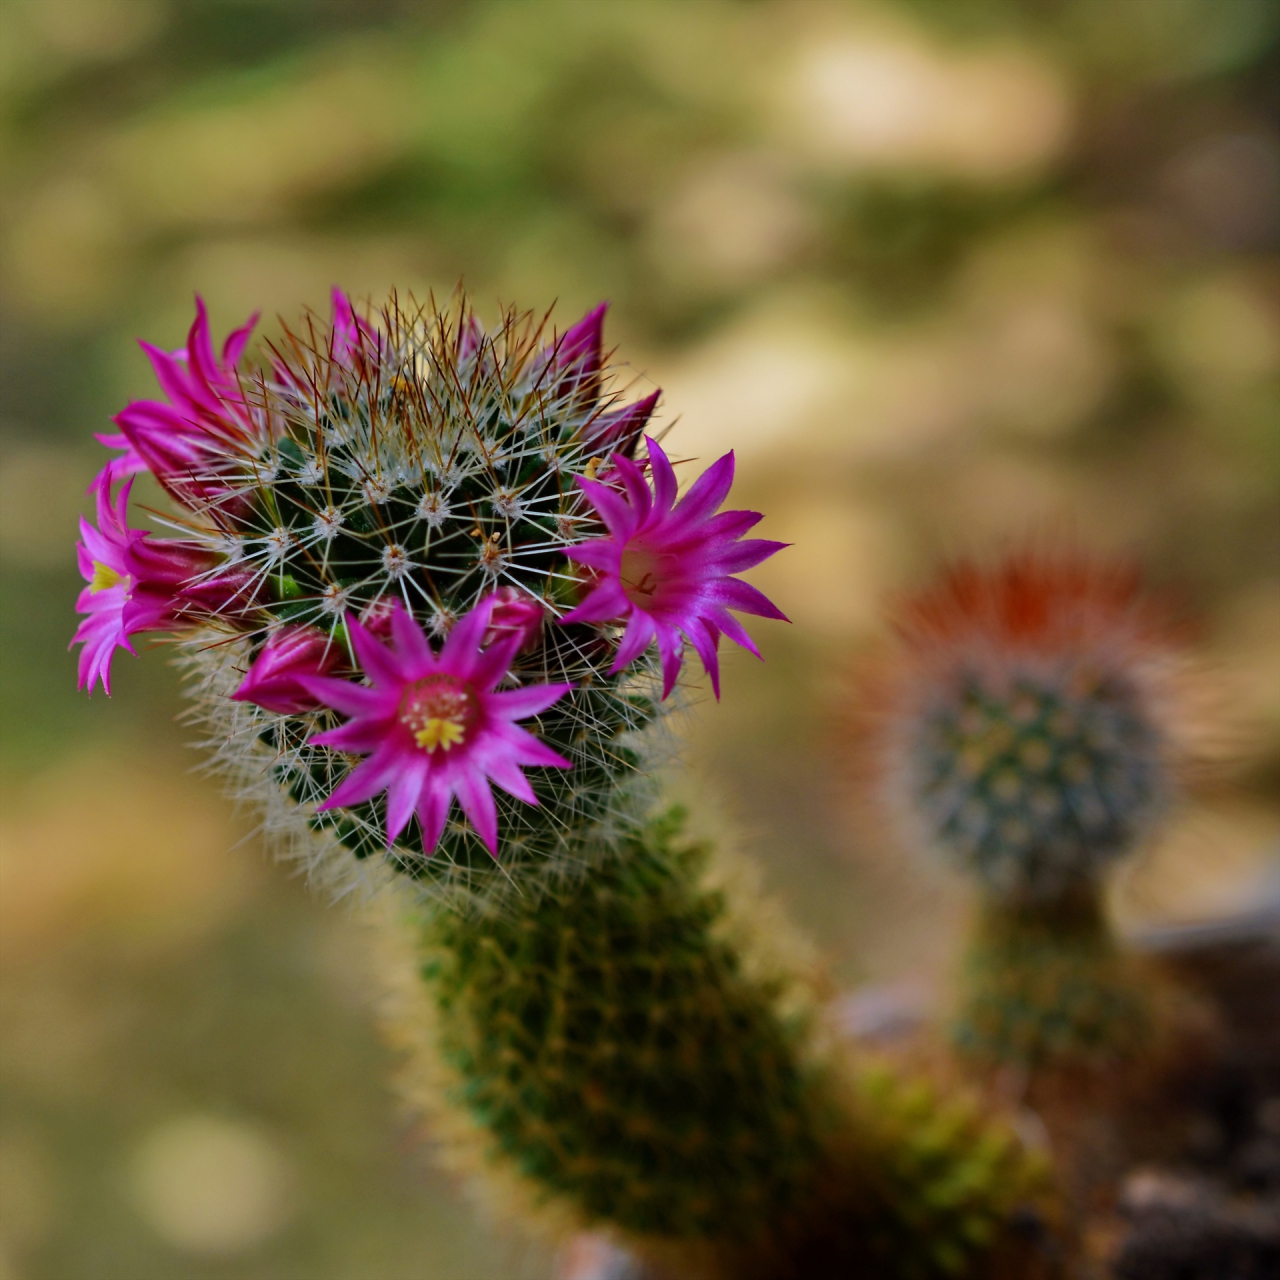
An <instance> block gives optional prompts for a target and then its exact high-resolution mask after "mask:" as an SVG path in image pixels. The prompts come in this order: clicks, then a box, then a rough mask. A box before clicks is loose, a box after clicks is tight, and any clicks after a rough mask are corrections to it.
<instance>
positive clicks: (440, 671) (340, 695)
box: [302, 595, 572, 858]
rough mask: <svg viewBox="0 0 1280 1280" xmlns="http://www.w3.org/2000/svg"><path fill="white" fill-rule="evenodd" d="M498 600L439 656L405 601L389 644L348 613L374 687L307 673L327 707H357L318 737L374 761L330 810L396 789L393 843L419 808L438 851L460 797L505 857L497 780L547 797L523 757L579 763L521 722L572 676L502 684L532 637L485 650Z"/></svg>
mask: <svg viewBox="0 0 1280 1280" xmlns="http://www.w3.org/2000/svg"><path fill="white" fill-rule="evenodd" d="M496 604H497V601H496V599H495V597H494V596H492V595H491V596H489V597H487V598H486V599H484V600H482V601H481V602H480V603H479V604H478V605H476V606H475V608H474V609H472V610H471V612H470V613H468V614H467V615H466V616H465V617H463V618H462V619H460V620H459V622H458V623H457V625H456V626H455V627H454V628H453V630H452V631H451V632H450V633H449V638H448V639H447V640H446V641H445V643H444V646H443V648H442V649H441V650H440V652H439V653H438V654H437V653H435V652H434V651H433V650H432V648H431V645H430V644H429V643H428V641H427V637H426V635H425V634H424V633H423V631H422V628H421V627H420V626H419V625H418V624H417V622H415V621H414V619H413V618H412V617H411V616H410V615H409V614H408V613H406V612H405V611H404V610H403V609H400V608H397V609H396V611H395V613H394V615H393V617H392V620H391V626H392V639H391V643H390V644H389V645H384V644H381V643H379V641H377V640H376V639H374V637H373V636H371V635H370V634H369V633H368V632H367V631H366V630H365V629H364V628H363V627H362V626H361V625H360V623H359V622H357V621H356V619H355V617H354V616H353V615H348V617H347V630H348V632H349V634H350V636H351V643H352V646H353V648H354V650H355V656H356V660H357V661H358V662H359V664H360V667H361V668H362V670H363V671H364V672H365V674H366V675H367V676H368V677H369V678H370V680H371V681H372V682H373V683H372V685H371V686H370V685H361V684H355V683H354V682H352V681H348V680H333V679H327V678H310V679H308V678H303V680H302V683H303V685H304V687H305V688H307V689H308V690H310V692H311V693H313V694H314V695H315V697H316V698H318V699H319V700H320V701H321V702H322V703H324V704H325V705H326V706H330V707H332V708H333V709H334V710H335V711H339V712H341V713H342V714H343V715H347V716H350V717H351V719H349V720H348V721H347V722H346V724H343V725H341V726H339V727H338V728H337V729H331V730H329V731H328V732H326V733H320V734H317V735H316V736H315V737H314V738H312V739H311V741H312V742H314V743H318V744H320V745H323V746H327V747H332V748H334V749H335V750H338V751H353V752H359V753H361V754H367V755H368V756H369V759H367V760H365V761H364V762H363V763H361V764H360V765H359V766H357V767H356V769H354V770H353V771H352V773H351V774H350V776H349V777H347V778H346V779H345V780H344V781H343V782H342V783H341V785H340V786H339V787H338V788H337V789H336V790H335V791H334V793H333V794H332V795H331V796H330V797H329V799H328V800H326V801H325V802H324V803H323V804H322V805H320V806H319V807H320V809H322V810H324V809H336V808H342V807H349V806H351V805H356V804H361V803H363V802H364V801H366V800H371V799H372V798H373V797H374V796H376V795H378V794H379V793H380V792H382V791H385V792H386V793H387V808H386V828H387V846H388V848H390V846H391V844H392V843H393V842H394V840H395V839H396V837H397V836H398V835H399V834H400V833H401V832H402V831H403V830H404V829H405V827H406V826H407V825H408V823H409V819H410V818H411V817H413V815H414V814H415V813H416V814H417V816H418V822H419V824H420V825H421V827H422V841H423V849H424V851H425V852H426V854H427V855H428V856H430V855H431V854H432V853H434V852H435V848H436V845H437V844H438V843H439V841H440V836H441V833H442V832H443V830H444V824H445V821H446V819H447V818H448V816H449V806H450V804H451V803H452V800H453V797H454V796H457V797H458V801H459V803H460V804H461V805H462V811H463V812H464V813H465V814H466V815H467V817H468V818H469V819H470V820H471V825H472V826H473V827H475V829H476V831H477V832H478V833H479V835H480V838H481V839H482V840H483V841H484V843H485V845H486V846H487V847H488V849H489V852H490V853H491V854H493V855H494V857H495V858H496V857H497V849H498V813H497V807H496V805H495V804H494V799H493V791H492V788H491V786H490V783H491V782H493V783H497V785H498V786H499V787H501V788H502V789H503V790H504V791H507V792H509V793H510V794H511V795H513V796H515V797H516V798H517V799H520V800H523V801H525V803H526V804H532V805H536V804H537V803H538V798H537V796H536V795H534V792H533V788H532V787H531V786H530V785H529V781H528V779H527V778H526V777H525V776H524V774H523V773H522V772H521V767H522V766H531V765H542V766H550V767H552V768H556V769H567V768H569V767H570V764H569V761H568V760H565V759H564V758H563V757H562V756H559V755H557V754H556V753H555V752H554V751H552V750H551V748H550V747H548V746H546V745H545V744H544V743H542V742H539V741H538V739H537V738H535V737H534V736H533V735H532V734H531V733H528V732H527V731H526V730H524V729H520V728H518V727H517V726H516V724H515V722H516V721H517V720H523V719H525V717H527V716H532V715H537V714H538V713H539V712H541V711H545V710H546V709H547V708H548V707H550V706H551V705H552V704H553V703H555V702H556V701H557V700H558V699H560V698H562V697H563V696H564V695H565V694H566V693H567V692H568V691H569V689H570V688H571V687H572V686H571V685H567V684H543V685H529V686H526V687H525V688H522V689H509V690H504V691H502V692H496V691H495V689H496V686H497V684H498V682H499V681H500V680H501V679H502V678H503V676H505V675H506V674H507V671H508V669H509V667H510V666H511V660H512V658H514V656H515V653H516V650H517V649H518V648H519V645H520V640H521V637H520V635H519V634H518V633H512V634H510V635H507V636H504V637H502V638H501V639H499V640H498V641H497V642H496V643H494V644H493V645H491V646H490V647H489V648H487V649H484V648H481V642H482V640H483V638H484V634H485V632H486V630H487V629H488V627H489V623H490V619H491V616H492V614H493V611H494V607H495V605H496Z"/></svg>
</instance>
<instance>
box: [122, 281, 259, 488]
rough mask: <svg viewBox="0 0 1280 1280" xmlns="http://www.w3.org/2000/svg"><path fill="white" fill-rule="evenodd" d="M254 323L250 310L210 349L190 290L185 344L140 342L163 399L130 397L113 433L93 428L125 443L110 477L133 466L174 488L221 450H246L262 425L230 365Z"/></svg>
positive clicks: (203, 317) (200, 306)
mask: <svg viewBox="0 0 1280 1280" xmlns="http://www.w3.org/2000/svg"><path fill="white" fill-rule="evenodd" d="M257 322H258V315H257V313H256V312H255V313H254V314H253V315H252V316H250V317H249V319H248V321H247V322H246V323H245V324H244V325H242V326H241V327H240V328H239V329H236V330H235V331H234V332H232V333H231V334H230V335H229V336H228V337H227V340H226V341H225V342H224V343H223V345H222V355H221V357H220V358H219V356H218V355H217V354H216V353H215V352H214V349H213V340H212V338H211V336H210V333H209V316H208V313H207V312H206V310H205V305H204V299H203V298H201V297H200V296H199V294H197V295H196V318H195V321H194V323H193V324H192V326H191V332H190V333H189V334H188V335H187V345H186V346H185V347H183V348H181V349H180V350H178V351H175V352H173V353H172V354H170V353H169V352H167V351H161V350H160V348H159V347H155V346H152V344H151V343H149V342H141V343H139V345H140V346H141V347H142V349H143V350H144V351H145V352H146V353H147V355H148V357H149V358H150V360H151V364H152V367H153V368H154V369H155V372H156V378H157V380H158V381H159V383H160V389H161V390H162V391H163V392H164V394H165V396H166V397H167V399H166V400H165V401H160V400H134V401H133V402H132V403H130V404H129V405H127V406H126V407H125V408H124V409H123V410H122V411H121V412H120V413H118V414H117V415H116V417H115V422H116V424H117V425H118V426H119V427H120V434H119V435H99V436H98V440H99V441H100V442H101V443H102V444H105V445H106V446H107V447H108V448H112V449H121V448H122V449H124V450H125V454H124V456H123V457H121V458H115V459H113V460H112V461H111V462H110V463H108V465H107V473H108V483H110V482H111V481H112V480H115V479H118V478H120V477H122V476H125V475H131V474H133V473H134V472H137V471H147V470H149V471H151V472H152V474H154V475H155V477H156V478H157V479H158V480H160V481H161V483H162V484H165V485H166V487H167V488H173V487H174V486H175V483H177V484H179V485H180V484H181V482H182V481H183V479H184V478H190V477H193V476H196V475H199V474H201V473H202V472H205V471H207V470H208V468H209V465H210V460H211V459H213V458H215V457H217V456H218V455H225V454H226V453H227V452H231V453H237V452H244V451H246V450H251V449H253V448H255V447H256V446H257V444H258V443H259V442H260V440H261V435H262V430H261V427H260V425H259V423H258V422H257V420H256V418H255V416H254V414H253V413H252V411H251V410H250V408H249V406H248V405H246V404H245V401H244V396H243V394H242V392H241V389H240V381H239V379H238V377H237V376H236V365H237V364H238V363H239V361H240V357H241V356H242V355H243V354H244V349H245V345H246V344H247V343H248V341H249V336H250V334H251V333H252V332H253V327H254V325H255V324H257Z"/></svg>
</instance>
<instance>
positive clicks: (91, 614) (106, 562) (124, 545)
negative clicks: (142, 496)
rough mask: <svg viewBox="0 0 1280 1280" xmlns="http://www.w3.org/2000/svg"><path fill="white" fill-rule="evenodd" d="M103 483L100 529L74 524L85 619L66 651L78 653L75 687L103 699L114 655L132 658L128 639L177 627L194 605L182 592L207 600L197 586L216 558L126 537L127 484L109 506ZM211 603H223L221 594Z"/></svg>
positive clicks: (136, 535)
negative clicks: (98, 692) (98, 686)
mask: <svg viewBox="0 0 1280 1280" xmlns="http://www.w3.org/2000/svg"><path fill="white" fill-rule="evenodd" d="M109 479H110V478H109V476H107V475H106V474H105V473H104V475H103V476H102V477H100V478H99V480H98V482H97V483H96V484H95V485H94V489H93V492H94V493H95V497H96V499H97V507H98V528H96V529H95V528H94V527H93V525H91V524H90V523H89V522H88V521H87V520H84V519H81V521H80V541H79V542H78V543H77V544H76V555H77V558H78V560H79V564H80V573H81V574H82V575H83V577H84V579H85V581H86V582H87V583H88V586H86V587H85V589H84V590H83V591H82V592H81V593H80V597H79V599H78V600H77V601H76V609H77V611H78V612H80V613H83V614H85V615H86V616H85V618H84V620H83V621H82V622H81V623H80V626H79V627H78V628H77V629H76V634H75V636H74V638H73V639H72V641H71V643H72V645H76V644H82V645H84V648H83V649H82V650H81V651H80V679H79V687H80V688H81V689H88V690H90V692H92V690H93V686H94V684H95V682H97V681H98V680H99V679H100V680H101V681H102V687H103V689H104V690H105V691H106V692H107V693H108V694H109V693H110V692H111V658H112V655H113V654H114V653H115V651H116V649H117V648H123V649H128V650H129V652H130V653H133V652H134V648H133V645H132V644H131V643H130V641H129V637H130V636H132V635H136V634H137V633H138V632H140V631H169V630H172V629H173V628H174V627H175V626H179V625H181V624H182V622H183V613H184V610H185V609H186V608H187V607H188V606H189V605H190V604H191V603H192V598H191V597H190V596H189V595H187V593H186V588H188V587H192V588H193V589H194V590H195V591H197V592H199V591H201V590H203V591H204V593H205V596H206V598H207V597H208V596H209V594H210V590H211V586H210V584H209V583H201V582H199V581H198V578H199V575H201V574H202V573H207V572H208V570H210V569H211V568H212V567H213V564H214V557H213V556H211V555H210V554H208V553H207V552H205V551H202V550H200V549H199V548H197V547H192V546H190V545H188V544H184V543H181V542H175V541H171V540H168V539H152V537H151V535H150V534H149V533H146V532H144V531H142V530H139V529H130V528H129V525H128V515H127V512H128V505H129V490H130V488H131V487H132V481H129V482H127V483H126V484H124V485H123V486H122V487H121V489H120V492H119V494H118V495H117V497H116V499H115V501H114V502H112V499H111V491H110V482H109ZM215 581H217V580H215ZM223 581H225V580H223ZM214 595H216V596H218V597H219V601H218V602H222V603H225V598H226V597H225V589H224V590H223V591H215V592H214ZM204 603H205V607H209V606H211V605H213V604H215V603H217V602H215V601H213V600H208V599H206V601H205V602H204Z"/></svg>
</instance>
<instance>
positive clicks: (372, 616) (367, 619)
mask: <svg viewBox="0 0 1280 1280" xmlns="http://www.w3.org/2000/svg"><path fill="white" fill-rule="evenodd" d="M399 603H400V602H399V600H398V599H397V598H396V597H395V596H379V597H378V598H377V599H376V600H374V601H372V602H371V603H369V604H367V605H365V607H364V609H363V610H362V611H361V614H360V625H361V626H362V627H363V628H364V629H365V630H366V631H367V632H368V633H369V634H370V635H371V636H377V637H378V639H379V640H389V639H390V638H391V619H392V617H393V616H394V615H395V611H396V606H397V605H398V604H399Z"/></svg>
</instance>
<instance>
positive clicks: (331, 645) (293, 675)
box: [231, 626, 342, 715]
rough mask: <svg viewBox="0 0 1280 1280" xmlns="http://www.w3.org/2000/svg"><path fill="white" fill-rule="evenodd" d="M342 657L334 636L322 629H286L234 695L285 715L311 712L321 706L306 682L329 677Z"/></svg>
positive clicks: (273, 639) (270, 643)
mask: <svg viewBox="0 0 1280 1280" xmlns="http://www.w3.org/2000/svg"><path fill="white" fill-rule="evenodd" d="M341 656H342V650H341V648H340V647H339V645H338V644H337V643H336V642H335V641H334V639H333V637H332V636H328V635H326V634H325V633H324V632H323V631H321V630H320V629H319V628H318V627H300V626H290V627H282V628H281V629H280V630H279V631H277V632H276V633H275V635H273V636H272V637H271V638H270V639H269V640H268V641H267V643H266V644H265V645H264V646H263V647H262V652H261V653H259V654H258V656H257V658H256V659H255V660H254V663H253V666H251V667H250V668H249V673H248V674H247V675H246V676H245V678H244V679H243V680H242V681H241V682H240V687H239V688H238V689H237V690H236V691H235V693H233V694H232V695H231V696H232V697H233V698H234V699H235V700H236V701H237V702H254V703H257V705H258V706H260V707H264V708H266V710H268V711H278V712H280V714H282V715H297V714H298V713H299V712H302V711H311V710H313V709H314V708H315V707H318V706H319V705H320V703H319V701H318V700H317V699H316V698H314V697H313V696H312V695H311V694H310V693H308V692H307V690H306V689H305V688H304V687H303V684H302V680H303V679H305V678H309V677H313V676H327V675H328V674H329V672H330V671H332V670H333V668H334V667H335V666H337V664H338V660H339V658H340V657H341Z"/></svg>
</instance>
